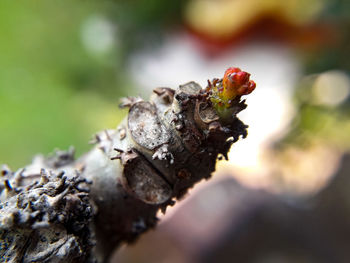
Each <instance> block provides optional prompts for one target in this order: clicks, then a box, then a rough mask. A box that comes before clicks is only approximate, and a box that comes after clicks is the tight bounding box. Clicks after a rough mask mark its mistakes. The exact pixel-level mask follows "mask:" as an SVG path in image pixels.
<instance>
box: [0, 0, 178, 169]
mask: <svg viewBox="0 0 350 263" xmlns="http://www.w3.org/2000/svg"><path fill="white" fill-rule="evenodd" d="M183 3H184V1H171V2H166V1H161V0H140V1H118V0H116V1H60V2H53V1H44V0H38V1H35V2H33V1H9V0H4V1H1V2H0V105H1V107H0V145H1V148H0V163H7V164H9V165H10V166H12V167H13V168H16V167H18V166H21V165H24V164H26V163H28V162H29V161H30V158H31V157H32V156H33V154H35V153H37V152H41V153H44V154H47V153H49V152H51V151H52V150H53V149H54V148H55V147H58V148H60V149H66V148H67V147H68V146H69V145H71V144H73V145H74V146H75V147H76V148H77V155H80V154H81V153H83V152H84V151H86V150H88V149H89V148H90V146H89V145H88V144H87V142H88V141H89V139H90V138H91V136H92V134H93V133H94V132H96V131H98V130H101V129H104V128H113V127H115V126H116V125H117V124H118V122H119V121H120V120H121V119H122V118H123V116H125V111H121V110H119V109H118V107H117V105H118V101H119V98H120V97H121V96H126V95H135V94H136V93H137V92H139V91H137V90H136V89H134V87H133V83H132V81H131V80H130V79H129V78H128V76H127V73H126V70H125V63H126V58H127V57H128V55H129V54H130V52H132V51H133V50H135V49H137V48H138V49H139V48H142V47H143V46H144V45H155V44H156V43H159V42H160V41H161V32H166V30H163V29H161V28H164V27H167V26H168V25H170V24H175V23H179V21H180V19H179V17H180V15H181V6H182V5H183ZM101 32H102V33H101Z"/></svg>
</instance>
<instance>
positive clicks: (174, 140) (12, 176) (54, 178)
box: [0, 82, 247, 262]
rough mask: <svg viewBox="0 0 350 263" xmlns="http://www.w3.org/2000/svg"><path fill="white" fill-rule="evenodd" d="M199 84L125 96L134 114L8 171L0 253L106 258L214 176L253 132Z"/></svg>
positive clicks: (41, 258) (234, 107)
mask: <svg viewBox="0 0 350 263" xmlns="http://www.w3.org/2000/svg"><path fill="white" fill-rule="evenodd" d="M209 96H210V91H209V90H208V89H206V90H204V89H202V88H201V87H200V86H199V85H198V84H196V83H195V82H189V83H187V84H184V85H181V86H179V88H178V89H177V90H173V89H170V88H157V89H155V90H154V94H153V95H152V96H151V98H150V101H149V102H148V101H143V100H142V99H140V98H127V99H124V101H123V103H122V106H124V107H129V114H128V116H127V118H126V119H125V120H124V121H123V122H122V123H121V124H120V125H119V127H118V128H117V129H115V130H105V131H102V132H100V133H98V134H96V136H95V140H94V143H95V147H94V148H93V149H92V150H91V151H90V152H88V153H86V154H85V155H83V156H82V157H80V158H78V159H77V160H75V159H74V151H73V150H72V149H71V150H69V151H67V152H60V151H59V152H56V153H55V154H53V155H52V156H49V157H47V158H44V157H42V156H37V157H36V158H34V160H33V163H32V164H30V165H28V166H27V167H25V168H22V169H20V170H17V171H15V172H13V171H11V170H10V169H9V168H8V167H7V166H3V168H2V170H1V184H0V191H1V194H0V201H1V204H0V242H1V243H0V249H1V251H0V258H2V259H3V261H4V262H33V261H35V262H96V261H99V262H103V261H106V260H107V259H108V257H109V256H110V254H111V252H112V251H113V250H114V249H115V248H116V247H117V246H118V245H119V244H120V243H121V242H132V241H133V240H135V238H137V237H138V236H139V235H140V234H141V233H143V232H145V231H146V230H148V229H150V228H152V227H154V226H155V225H156V223H157V221H158V220H157V217H156V214H157V212H158V211H159V210H161V211H163V212H165V210H166V207H167V206H169V205H173V204H174V203H175V201H176V200H177V199H179V198H181V197H183V196H184V194H185V193H186V192H187V191H188V189H190V188H191V187H192V186H193V185H194V184H195V183H196V182H198V181H200V180H202V179H203V178H205V179H208V178H209V177H210V176H211V173H212V172H213V171H214V170H215V164H216V161H217V159H218V158H219V159H221V158H222V157H225V158H227V152H228V150H229V149H230V146H231V145H232V143H234V142H235V141H237V140H238V139H239V138H240V137H241V136H242V137H245V136H246V135H247V131H246V128H247V126H246V125H244V124H243V123H242V122H241V121H240V120H239V119H238V118H237V117H236V114H237V113H238V112H240V111H241V110H243V109H244V108H245V107H246V105H245V103H244V101H241V100H240V97H237V98H235V99H234V100H233V101H232V102H231V101H230V103H231V106H230V110H231V112H232V113H233V114H232V116H231V117H230V118H229V119H228V118H227V116H226V117H225V119H224V120H222V119H221V118H220V116H218V115H217V113H216V111H215V108H214V107H213V105H212V102H211V101H210V99H208V97H209Z"/></svg>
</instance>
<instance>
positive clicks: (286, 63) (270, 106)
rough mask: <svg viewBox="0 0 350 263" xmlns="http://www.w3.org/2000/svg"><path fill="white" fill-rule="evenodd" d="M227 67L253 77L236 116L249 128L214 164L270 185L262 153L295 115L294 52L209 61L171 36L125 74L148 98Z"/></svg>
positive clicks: (250, 52) (248, 51) (263, 46)
mask: <svg viewBox="0 0 350 263" xmlns="http://www.w3.org/2000/svg"><path fill="white" fill-rule="evenodd" d="M231 66H235V67H240V68H241V69H242V70H244V71H247V72H249V73H251V79H252V80H254V81H255V82H256V83H257V88H256V90H255V91H254V92H253V93H252V94H250V95H249V96H247V103H248V108H247V109H246V110H244V111H243V112H242V113H240V114H239V117H240V119H241V120H242V121H243V122H244V123H246V124H248V125H249V130H248V137H247V138H246V139H244V140H240V141H238V142H237V143H235V144H234V146H233V147H232V149H231V151H230V153H229V161H228V162H225V161H221V162H219V163H218V167H217V172H216V173H217V174H222V173H226V174H227V173H230V174H234V175H235V176H236V177H237V179H238V180H239V181H241V182H242V183H243V184H246V185H248V186H251V187H263V186H266V185H267V184H268V182H269V180H268V178H267V176H268V171H267V166H266V163H264V158H263V156H264V153H265V151H266V149H267V148H268V147H269V145H270V144H271V143H272V142H273V141H274V140H276V139H277V138H279V137H280V136H282V135H283V134H284V133H285V132H286V129H287V127H288V124H289V122H290V120H291V119H292V118H293V116H294V110H293V106H292V104H291V96H292V91H293V87H295V85H296V83H297V81H298V78H299V71H300V64H299V62H298V59H297V55H296V54H295V53H294V52H293V50H291V49H289V48H287V47H285V46H280V45H278V44H271V43H251V44H245V45H244V46H241V47H237V48H235V49H227V51H225V52H224V53H221V54H220V55H219V56H217V57H214V58H213V57H207V56H205V54H203V52H201V50H200V49H199V48H198V46H197V43H196V42H195V41H194V40H193V39H192V38H191V37H190V36H188V35H185V34H179V35H172V36H169V37H168V39H167V40H166V41H164V43H163V45H162V46H160V47H157V49H156V50H144V51H143V52H140V53H138V54H135V55H134V56H133V57H132V58H131V61H130V64H129V69H130V74H131V77H132V79H134V80H135V81H136V86H137V87H139V88H140V89H142V90H143V91H142V93H144V94H149V93H150V92H151V90H152V89H153V88H154V87H160V86H163V87H164V86H165V87H171V88H176V87H177V86H178V85H179V84H183V83H186V82H188V81H191V80H194V81H196V82H198V83H199V84H200V85H202V87H205V86H206V83H207V79H208V78H209V79H212V78H214V77H222V76H223V73H224V71H225V70H226V69H227V68H228V67H231Z"/></svg>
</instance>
